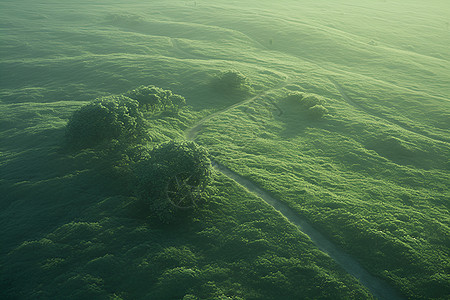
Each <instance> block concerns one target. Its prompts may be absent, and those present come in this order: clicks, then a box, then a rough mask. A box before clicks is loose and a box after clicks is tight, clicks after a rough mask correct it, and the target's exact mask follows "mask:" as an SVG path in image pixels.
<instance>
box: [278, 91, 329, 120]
mask: <svg viewBox="0 0 450 300" xmlns="http://www.w3.org/2000/svg"><path fill="white" fill-rule="evenodd" d="M286 101H288V102H291V103H298V104H300V105H301V106H302V107H303V108H304V109H305V111H306V113H307V114H308V116H309V117H310V118H311V119H314V120H318V119H321V118H323V117H324V116H325V115H326V114H327V113H328V110H327V109H326V108H325V107H324V106H323V105H324V104H325V101H324V100H323V99H322V98H320V97H318V96H317V95H314V94H305V93H302V92H291V93H289V94H288V95H287V96H286Z"/></svg>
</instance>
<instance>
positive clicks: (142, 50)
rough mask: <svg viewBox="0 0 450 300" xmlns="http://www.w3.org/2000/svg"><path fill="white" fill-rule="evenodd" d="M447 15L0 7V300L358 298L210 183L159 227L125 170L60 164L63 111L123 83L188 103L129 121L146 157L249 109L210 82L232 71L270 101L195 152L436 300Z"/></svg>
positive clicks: (206, 134) (449, 108) (361, 294)
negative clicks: (140, 123)
mask: <svg viewBox="0 0 450 300" xmlns="http://www.w3.org/2000/svg"><path fill="white" fill-rule="evenodd" d="M449 12H450V5H449V4H448V3H447V2H446V1H437V0H435V1H427V2H423V1H415V0H407V1H403V2H397V1H386V2H383V1H362V2H361V1H353V0H347V1H343V2H340V3H336V1H321V2H317V1H300V2H298V1H281V2H276V3H275V4H273V2H269V1H267V2H265V1H246V2H245V3H242V1H226V2H225V1H207V2H206V1H205V2H204V1H196V2H194V1H152V2H151V3H142V2H127V3H125V2H122V3H121V2H115V3H110V2H105V3H92V4H89V3H75V2H73V3H69V2H66V1H64V2H61V1H60V2H56V1H40V2H39V3H36V2H33V1H3V2H2V3H1V4H0V15H1V18H0V19H1V24H2V28H3V29H2V36H1V43H0V55H1V59H0V86H1V89H0V157H1V160H0V168H1V175H0V195H2V196H1V201H0V217H1V218H0V227H1V228H2V230H1V236H2V247H1V248H0V249H1V250H0V251H1V252H0V255H1V257H2V258H1V261H0V263H1V274H2V277H1V283H0V286H1V291H2V292H0V293H2V296H3V295H4V296H5V298H7V297H10V298H17V297H18V298H30V297H31V298H33V297H35V298H36V297H44V298H45V297H57V298H58V297H59V298H61V297H64V298H69V296H70V297H72V298H74V299H77V298H83V297H84V298H86V297H92V296H94V297H97V298H99V299H100V298H123V299H136V298H145V297H153V298H161V299H163V298H167V299H170V298H182V297H183V296H185V295H194V296H197V297H200V298H202V299H203V298H213V299H220V297H222V298H223V297H224V296H228V297H234V298H235V299H239V297H240V298H244V299H263V298H264V299H280V298H279V297H280V295H281V296H282V297H283V298H285V299H290V298H293V299H297V298H300V297H304V298H308V297H309V298H311V299H317V298H320V297H322V298H331V299H334V298H335V297H338V298H342V299H348V298H354V299H361V298H370V295H368V292H367V291H366V290H365V289H364V288H363V287H361V286H360V285H359V284H358V283H357V282H356V281H355V280H354V279H353V278H351V277H349V276H348V275H346V274H345V273H344V272H343V271H342V270H341V269H340V268H339V267H337V266H336V265H335V264H334V263H333V262H332V261H331V260H330V259H329V258H328V257H326V256H324V255H323V254H321V253H320V252H318V251H317V250H316V249H315V247H314V246H313V245H312V244H311V243H310V242H309V241H308V240H307V239H306V238H305V236H304V235H302V234H301V233H299V232H298V231H297V230H296V229H294V228H292V227H291V226H290V225H289V224H287V223H286V221H285V220H284V219H283V218H281V217H280V216H279V215H277V213H275V212H274V211H273V210H271V209H270V208H268V207H267V206H266V205H264V204H263V203H261V202H259V201H258V200H257V199H256V198H254V197H253V196H251V195H248V194H247V193H246V192H245V191H243V190H241V189H240V188H239V187H238V186H236V184H235V183H233V182H231V181H229V180H227V179H226V178H224V177H223V176H220V175H219V174H216V177H215V184H214V186H215V188H216V191H215V193H214V196H213V197H212V198H211V200H210V201H209V202H208V203H207V204H206V206H205V207H204V208H202V209H201V210H199V211H198V212H196V213H195V215H193V216H191V217H190V218H187V219H186V220H180V223H179V224H178V226H177V225H173V226H172V227H170V226H169V227H164V226H161V225H160V224H158V222H156V221H155V222H154V221H152V220H148V219H147V218H146V216H147V215H148V212H146V210H145V207H142V205H141V204H140V203H139V201H137V200H136V198H134V197H133V196H132V195H133V191H132V187H130V184H129V183H128V182H127V178H126V173H124V172H123V170H124V168H125V167H126V166H124V165H119V166H117V165H114V163H111V162H110V161H109V160H105V156H104V155H102V154H101V153H98V152H96V151H93V150H83V151H79V152H74V153H66V152H64V151H62V150H61V144H62V141H63V137H64V127H65V125H66V123H67V120H68V119H69V117H70V116H71V114H72V113H73V112H74V111H75V110H77V109H78V108H80V107H81V106H82V105H83V104H86V103H87V101H90V100H92V99H94V98H96V97H99V96H106V95H113V94H122V93H125V92H126V91H128V90H131V89H133V88H136V87H138V86H141V85H155V86H159V87H161V88H163V89H170V90H172V91H173V92H174V93H177V94H180V95H182V96H184V97H186V101H187V104H188V105H189V106H190V107H189V108H188V109H185V110H183V111H182V112H180V113H179V114H176V115H175V114H164V113H161V114H156V115H151V114H147V115H146V118H147V120H148V123H149V128H148V133H149V135H150V137H151V140H152V142H151V143H150V145H149V146H150V147H151V146H152V145H156V144H158V143H161V142H164V141H167V140H170V139H184V132H185V130H187V129H189V128H190V127H191V126H193V125H194V124H195V123H196V121H198V120H200V119H201V118H203V117H205V116H207V115H209V114H211V113H214V112H217V111H221V110H223V109H225V108H227V107H229V106H231V105H233V104H236V103H239V102H240V101H244V100H245V99H247V98H248V96H247V95H246V96H245V97H239V95H223V94H221V93H218V92H217V91H215V90H214V89H213V88H211V80H213V78H215V76H216V75H217V74H219V73H220V72H222V71H227V70H238V71H239V72H241V73H242V74H245V75H246V76H247V77H248V79H249V82H250V83H251V85H252V89H253V91H252V92H253V93H254V95H257V94H258V93H261V92H263V91H269V92H268V93H267V94H264V95H263V96H261V97H259V98H256V99H254V100H253V101H251V102H248V103H245V104H244V105H242V106H236V107H234V108H233V109H230V110H227V111H223V112H222V113H220V114H217V115H215V116H214V117H213V118H211V119H209V120H207V121H205V123H204V124H202V127H201V128H200V129H199V131H198V132H197V136H196V141H197V142H198V143H200V144H202V145H203V146H205V147H207V149H208V150H209V151H210V153H211V154H212V155H213V156H214V157H215V159H217V160H219V161H220V162H222V163H223V164H225V165H226V166H228V167H229V168H231V169H233V170H234V171H236V172H238V173H239V174H241V175H244V176H246V177H248V178H250V179H252V180H253V181H254V182H256V183H257V184H258V185H260V186H261V187H262V188H264V189H265V190H267V191H269V192H270V193H271V194H273V195H274V196H276V197H277V198H279V199H281V200H283V201H285V202H286V203H288V204H290V205H291V206H292V207H293V208H295V209H297V211H298V212H299V213H300V214H302V215H304V216H305V217H307V218H308V219H309V220H310V221H311V223H312V224H313V225H314V226H316V227H317V228H318V229H320V230H321V231H322V232H323V233H324V234H325V235H327V236H328V237H329V238H330V239H331V240H333V241H334V242H335V243H337V244H339V245H340V246H342V248H343V249H344V250H346V251H347V252H348V253H350V254H352V255H353V256H354V257H356V258H357V259H358V260H359V261H360V262H361V263H362V264H363V265H364V266H365V267H366V268H367V269H368V270H369V271H370V272H372V273H373V274H375V275H377V276H380V277H382V278H384V279H385V280H387V281H389V282H390V283H391V284H392V285H393V286H395V287H396V288H398V289H399V290H400V291H401V292H402V293H403V294H404V295H406V296H407V297H408V298H411V299H428V298H435V299H439V298H440V299H445V297H447V296H448V294H449V289H450V278H449V275H448V274H449V270H450V269H449V268H450V258H449V254H450V253H449V244H450V235H449V232H450V229H449V221H450V218H449V212H448V209H449V203H450V202H449V193H448V183H449V180H450V178H449V166H450V165H449V161H448V158H449V157H450V148H449V140H450V132H449V127H450V124H449V120H450V118H449V115H450V105H449V104H448V103H449V102H448V101H449V99H448V95H450V86H449V85H448V79H449V78H450V63H449V60H450V51H449V48H448V45H449V44H450V35H449V32H450V31H449V30H450V29H449V27H448V26H449V25H448V24H449V19H448V15H449ZM293 91H300V92H304V93H309V94H315V95H319V96H320V97H322V98H323V99H324V100H325V102H324V104H323V105H324V107H325V108H326V109H327V110H328V114H327V115H325V116H324V117H323V118H322V119H320V120H312V119H310V118H308V115H307V113H306V112H305V109H304V107H302V106H301V105H298V106H297V105H295V103H289V102H287V101H285V99H286V96H287V95H288V94H289V93H291V92H293ZM111 161H117V160H113V159H111ZM121 161H126V160H121ZM125 169H126V168H125ZM238 250H239V251H238ZM179 282H181V284H178V283H179ZM175 283H177V284H176V286H174V285H175ZM175 287H176V288H175ZM74 291H77V292H76V293H75V292H74ZM77 293H78V294H77ZM189 297H190V296H186V299H189ZM277 297H278V298H277Z"/></svg>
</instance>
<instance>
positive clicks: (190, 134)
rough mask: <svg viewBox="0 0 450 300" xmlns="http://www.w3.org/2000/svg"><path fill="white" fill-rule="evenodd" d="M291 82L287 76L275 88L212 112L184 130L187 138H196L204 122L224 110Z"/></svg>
mask: <svg viewBox="0 0 450 300" xmlns="http://www.w3.org/2000/svg"><path fill="white" fill-rule="evenodd" d="M289 83H290V81H289V78H288V77H286V80H285V81H283V82H282V83H280V84H278V85H277V86H275V87H273V88H271V89H268V90H266V91H264V92H261V93H259V94H258V95H256V96H253V97H251V98H248V99H246V100H244V101H241V102H238V103H236V104H233V105H231V106H228V107H226V108H224V109H221V110H219V111H216V112H214V113H212V114H210V115H208V116H206V117H204V118H203V119H201V120H199V121H197V122H196V123H195V124H194V125H193V126H192V127H190V128H188V129H187V130H186V131H185V132H184V135H185V136H186V139H187V140H189V141H193V140H195V137H196V136H197V134H198V133H199V132H200V130H201V129H202V128H203V126H204V124H205V123H206V122H207V121H209V120H211V119H212V118H214V117H215V116H218V115H220V114H222V113H224V112H226V111H229V110H232V109H233V108H236V107H239V106H241V105H244V104H247V103H250V102H252V101H254V100H256V99H259V98H261V97H264V96H265V95H267V94H269V93H270V92H272V91H275V90H279V89H282V88H283V87H285V86H287V85H288V84H289Z"/></svg>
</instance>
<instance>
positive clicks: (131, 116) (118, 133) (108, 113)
mask: <svg viewBox="0 0 450 300" xmlns="http://www.w3.org/2000/svg"><path fill="white" fill-rule="evenodd" d="M143 122H144V121H143V118H142V114H141V112H140V111H139V104H138V102H137V101H136V100H133V99H130V98H128V97H125V96H108V97H102V98H98V99H96V100H94V101H92V102H91V103H89V104H86V105H84V106H82V107H81V108H80V109H79V110H77V111H75V112H74V113H73V115H72V117H71V118H70V120H69V122H68V123H67V127H66V135H65V136H66V141H67V143H68V145H69V146H71V147H74V148H78V149H83V148H89V147H94V146H96V145H98V144H100V143H102V142H105V141H110V140H112V139H125V140H132V139H136V138H137V137H138V136H140V134H141V133H142V131H143V127H144V126H143Z"/></svg>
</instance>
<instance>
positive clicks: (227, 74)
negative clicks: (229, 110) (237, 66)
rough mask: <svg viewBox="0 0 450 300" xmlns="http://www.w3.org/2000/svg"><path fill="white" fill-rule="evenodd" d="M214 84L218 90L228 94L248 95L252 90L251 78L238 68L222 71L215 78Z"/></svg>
mask: <svg viewBox="0 0 450 300" xmlns="http://www.w3.org/2000/svg"><path fill="white" fill-rule="evenodd" d="M212 86H213V88H214V89H215V90H216V91H218V92H220V93H225V94H228V95H246V94H249V93H251V91H252V87H251V85H250V81H249V79H248V78H247V77H246V76H245V75H244V74H242V73H241V72H239V71H236V70H229V71H224V72H221V73H220V74H219V75H217V76H215V77H214V78H213V80H212Z"/></svg>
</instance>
